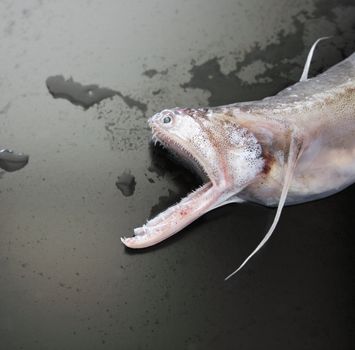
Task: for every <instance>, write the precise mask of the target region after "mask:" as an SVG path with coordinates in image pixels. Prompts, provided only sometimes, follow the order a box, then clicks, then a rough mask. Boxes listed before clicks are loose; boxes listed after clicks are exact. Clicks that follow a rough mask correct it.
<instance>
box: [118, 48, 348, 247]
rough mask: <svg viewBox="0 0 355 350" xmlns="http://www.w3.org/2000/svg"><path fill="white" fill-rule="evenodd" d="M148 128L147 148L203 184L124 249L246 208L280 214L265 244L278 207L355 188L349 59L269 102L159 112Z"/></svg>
mask: <svg viewBox="0 0 355 350" xmlns="http://www.w3.org/2000/svg"><path fill="white" fill-rule="evenodd" d="M149 125H150V127H151V128H152V131H153V140H155V141H158V142H160V143H161V144H163V146H164V147H166V148H167V149H168V150H170V151H172V152H174V153H177V154H178V155H179V156H180V157H183V158H184V159H187V160H189V161H191V162H193V163H194V164H195V165H196V167H197V168H198V169H201V170H202V172H203V173H204V175H205V176H206V177H207V178H208V181H207V182H206V183H205V185H203V186H202V187H201V188H199V189H197V190H196V191H194V192H193V193H191V194H189V195H188V196H187V197H186V198H184V199H182V201H181V202H180V203H178V204H176V205H175V206H173V207H170V208H168V209H167V210H166V211H164V212H163V213H161V214H159V215H158V216H157V217H155V218H154V219H152V220H150V221H148V222H147V223H146V224H145V225H143V226H142V227H140V228H137V229H135V230H134V233H135V236H134V237H131V238H124V239H122V242H123V243H124V244H125V245H126V246H128V247H130V248H143V247H148V246H151V245H153V244H156V243H158V242H160V241H162V240H164V239H166V238H167V237H169V236H171V235H173V234H175V233H176V232H178V231H180V230H181V229H182V228H184V227H185V226H187V225H188V224H190V223H191V222H192V221H194V220H195V219H197V218H198V217H199V216H201V215H203V214H204V213H206V212H208V211H209V210H212V209H214V208H217V207H219V206H221V205H224V204H228V203H231V202H243V201H246V200H247V201H253V202H257V203H261V204H263V205H267V206H278V211H277V214H276V218H275V221H274V224H273V226H272V228H271V229H270V230H269V232H268V234H267V236H268V237H269V236H270V235H271V233H272V231H273V230H274V228H275V226H276V223H277V220H278V218H279V216H280V213H281V210H282V207H283V205H284V204H295V203H301V202H306V201H310V200H314V199H317V198H322V197H325V196H328V195H331V194H333V193H335V192H338V191H340V190H342V189H343V188H345V187H346V186H349V185H350V184H352V183H353V182H354V181H355V54H353V55H352V56H350V57H349V58H348V59H346V60H344V61H342V62H340V63H339V64H337V65H336V66H334V67H332V68H330V69H329V70H328V71H326V72H324V73H322V74H321V75H319V76H317V77H315V78H312V79H308V80H305V81H301V82H298V83H296V84H295V85H293V86H291V87H289V88H287V89H285V90H283V91H281V92H280V93H279V94H277V95H275V96H272V97H268V98H265V99H263V100H260V101H252V102H244V103H236V104H232V105H226V106H221V107H215V108H200V109H191V108H174V109H170V110H163V111H162V112H160V113H157V114H156V115H154V116H153V117H152V118H150V119H149ZM268 237H266V238H265V239H268ZM262 244H263V243H262ZM257 249H259V248H257Z"/></svg>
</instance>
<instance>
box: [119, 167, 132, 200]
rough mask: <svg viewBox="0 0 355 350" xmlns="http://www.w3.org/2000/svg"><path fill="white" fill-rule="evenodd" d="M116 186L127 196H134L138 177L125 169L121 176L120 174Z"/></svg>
mask: <svg viewBox="0 0 355 350" xmlns="http://www.w3.org/2000/svg"><path fill="white" fill-rule="evenodd" d="M116 187H117V188H118V189H119V190H120V191H121V192H122V194H123V195H124V196H125V197H129V196H132V194H133V193H134V190H135V188H136V179H135V178H134V176H133V175H132V174H131V173H130V172H128V171H125V172H124V173H122V174H121V175H120V176H118V178H117V181H116Z"/></svg>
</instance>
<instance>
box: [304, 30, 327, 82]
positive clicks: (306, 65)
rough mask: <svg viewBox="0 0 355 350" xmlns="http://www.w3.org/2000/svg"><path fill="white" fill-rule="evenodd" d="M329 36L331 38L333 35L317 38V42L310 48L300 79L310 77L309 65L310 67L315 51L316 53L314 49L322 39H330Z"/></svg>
mask: <svg viewBox="0 0 355 350" xmlns="http://www.w3.org/2000/svg"><path fill="white" fill-rule="evenodd" d="M329 38H331V37H330V36H323V37H321V38H319V39H317V40H316V41H315V43H314V44H313V45H312V47H311V49H310V50H309V52H308V56H307V59H306V63H305V65H304V68H303V72H302V75H301V78H300V81H306V80H307V79H308V72H309V67H310V65H311V61H312V57H313V53H314V50H315V48H316V46H317V44H318V43H319V42H320V41H321V40H325V39H329Z"/></svg>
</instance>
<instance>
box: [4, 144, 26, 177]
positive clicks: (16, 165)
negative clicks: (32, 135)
mask: <svg viewBox="0 0 355 350" xmlns="http://www.w3.org/2000/svg"><path fill="white" fill-rule="evenodd" d="M28 160H29V156H28V155H26V154H23V153H15V152H14V151H12V150H9V149H1V150H0V169H3V170H5V171H8V172H13V171H16V170H20V169H22V168H23V167H24V166H26V165H27V163H28Z"/></svg>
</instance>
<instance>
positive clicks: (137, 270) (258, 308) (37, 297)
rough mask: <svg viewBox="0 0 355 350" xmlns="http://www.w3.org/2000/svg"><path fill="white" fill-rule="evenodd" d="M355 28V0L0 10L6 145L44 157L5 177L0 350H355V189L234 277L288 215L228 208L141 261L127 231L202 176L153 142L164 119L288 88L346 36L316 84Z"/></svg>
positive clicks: (3, 5) (296, 221) (84, 4)
mask: <svg viewBox="0 0 355 350" xmlns="http://www.w3.org/2000/svg"><path fill="white" fill-rule="evenodd" d="M354 18H355V5H354V4H353V2H352V1H348V0H337V1H334V0H325V1H320V0H300V1H287V0H268V1H260V0H251V1H239V2H234V1H229V0H221V1H219V2H213V1H205V0H192V1H189V2H179V1H174V0H168V1H166V0H157V1H155V2H148V1H146V2H144V1H129V2H124V1H114V0H108V1H106V2H105V5H103V4H102V3H101V2H99V1H91V0H90V1H86V0H77V1H75V2H70V4H69V3H68V2H59V1H57V2H56V1H52V2H45V1H39V0H28V1H26V2H20V1H12V0H3V1H0V39H1V40H0V48H1V52H2V53H6V54H3V55H2V56H1V72H0V75H1V79H0V90H1V94H0V144H1V145H2V146H3V147H4V148H5V147H13V148H14V149H16V150H23V151H24V152H26V153H28V154H30V155H31V160H30V162H29V164H28V165H27V166H26V167H25V168H23V170H22V171H18V172H15V173H11V174H7V173H5V171H3V170H0V178H1V181H0V208H1V210H0V223H1V224H0V286H1V287H0V343H1V346H2V347H4V348H6V349H26V350H32V349H34V350H38V349H51V350H56V349H58V350H61V349H86V350H96V349H100V348H105V349H112V350H114V349H118V348H120V349H121V348H122V349H166V344H169V346H170V348H171V349H172V350H175V349H177V350H180V349H186V350H196V349H204V350H207V349H208V350H209V349H211V350H215V349H216V348H217V349H218V348H219V349H226V350H229V349H237V348H238V349H260V348H261V347H264V348H268V349H269V348H270V349H275V350H276V349H282V350H284V349H289V350H292V349H295V350H296V349H297V350H299V349H312V350H317V349H322V350H324V349H329V350H330V349H331V350H333V349H335V348H337V349H348V348H351V347H352V345H353V344H354V341H355V340H354V332H353V329H354V327H355V325H354V315H355V305H354V298H353V295H354V291H355V286H354V278H353V276H354V275H355V274H354V272H355V271H354V266H355V261H354V259H355V256H354V239H355V238H354V237H355V236H354V233H353V232H354V229H353V227H354V226H355V222H354V215H353V211H354V210H353V208H354V207H353V202H354V196H355V193H354V192H355V187H354V186H352V187H350V188H349V189H347V190H345V191H343V192H341V193H339V194H337V195H335V196H332V197H330V198H328V199H325V200H321V201H317V202H313V203H308V204H305V205H299V206H294V207H288V208H285V210H284V213H283V216H282V218H281V221H280V224H279V226H278V228H277V231H276V232H275V235H274V237H273V240H272V241H271V242H269V244H268V245H267V246H266V247H265V249H264V251H262V252H260V254H258V256H257V257H256V258H255V260H253V261H252V262H251V264H249V265H248V266H247V268H246V269H245V271H244V272H243V273H242V274H240V275H239V276H238V279H235V280H232V281H230V282H229V283H224V282H223V279H224V277H225V276H226V274H227V273H228V272H230V271H231V270H232V269H233V268H235V267H236V266H238V264H239V263H240V262H241V261H242V260H243V259H244V258H245V257H246V256H247V255H248V254H249V253H250V251H251V250H252V249H253V248H255V246H256V244H258V243H259V241H260V240H261V238H262V236H263V234H264V233H265V228H266V227H268V226H269V224H270V222H271V220H272V218H273V216H274V211H273V210H272V209H268V208H264V207H261V206H256V205H251V204H243V205H230V206H226V207H224V208H220V209H217V210H215V211H212V212H210V213H208V214H207V215H205V216H204V217H202V218H200V219H199V220H197V221H196V222H195V223H193V224H192V225H191V226H189V227H188V228H186V229H185V230H183V231H182V232H181V233H180V234H179V235H176V236H175V237H173V238H171V239H169V240H167V241H166V242H164V243H162V244H161V245H158V246H156V247H154V248H153V249H148V250H146V251H142V252H139V253H132V252H130V251H128V250H127V249H124V247H123V246H122V245H121V242H120V237H122V236H131V235H132V233H133V228H134V227H137V226H140V225H141V224H142V223H144V221H145V220H146V219H147V218H148V217H149V216H153V215H155V214H156V213H157V212H160V211H162V210H163V209H165V208H166V207H167V206H169V205H171V204H173V203H175V202H176V201H178V200H179V199H180V198H181V197H183V196H185V195H186V194H187V193H188V192H190V191H191V190H193V189H194V188H196V187H197V186H198V184H199V183H200V181H201V180H200V179H198V178H196V176H195V175H194V174H192V173H191V172H189V171H188V170H186V169H185V168H183V167H182V165H181V164H178V163H174V162H172V161H171V160H170V159H169V158H168V157H167V155H166V153H165V151H164V150H163V149H160V148H156V147H154V148H151V146H150V144H149V140H150V138H151V132H150V130H149V128H148V125H147V118H148V117H150V116H151V115H153V114H154V113H156V112H158V111H160V110H162V109H164V108H172V107H176V106H179V107H199V106H202V107H203V106H208V105H221V104H224V103H233V102H236V101H242V100H247V99H259V98H262V97H265V96H268V95H272V94H274V93H276V92H278V91H280V90H281V89H282V88H284V87H286V86H287V85H290V84H293V83H294V82H295V81H297V80H298V79H299V77H300V74H301V72H302V67H303V64H304V61H305V58H306V55H307V52H308V50H309V48H310V46H311V45H312V43H313V42H314V41H315V40H316V39H317V38H319V37H321V36H325V35H333V38H332V40H329V41H327V42H324V43H322V45H321V46H319V48H318V49H317V51H316V52H315V56H314V60H313V61H312V66H311V75H314V74H316V73H317V72H320V71H322V70H324V69H326V68H327V67H329V66H330V65H332V64H334V63H336V62H338V61H340V60H341V59H343V58H344V57H346V56H348V55H349V54H350V53H352V52H353V51H354V50H355V33H354V28H355V26H354ZM57 74H60V75H57ZM48 77H50V78H48ZM70 77H73V78H70ZM46 82H47V84H48V87H47V86H46ZM90 87H91V89H90ZM48 90H49V91H51V93H52V95H53V97H56V98H52V97H51V95H49V93H48ZM90 91H91V92H90ZM68 101H69V102H70V103H69V102H68ZM73 104H74V105H79V106H81V107H82V108H77V107H75V106H73ZM125 169H129V172H128V171H126V172H124V173H122V172H123V171H124V170H125ZM4 174H5V175H4ZM124 174H126V175H125V176H124V177H123V181H122V175H124ZM127 174H130V175H129V176H127ZM116 182H119V183H118V186H119V187H121V188H119V189H117V187H116V186H117V185H116ZM133 184H135V185H134V186H133ZM122 188H123V191H126V192H125V193H127V194H130V195H128V196H125V195H124V194H123V193H122Z"/></svg>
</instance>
